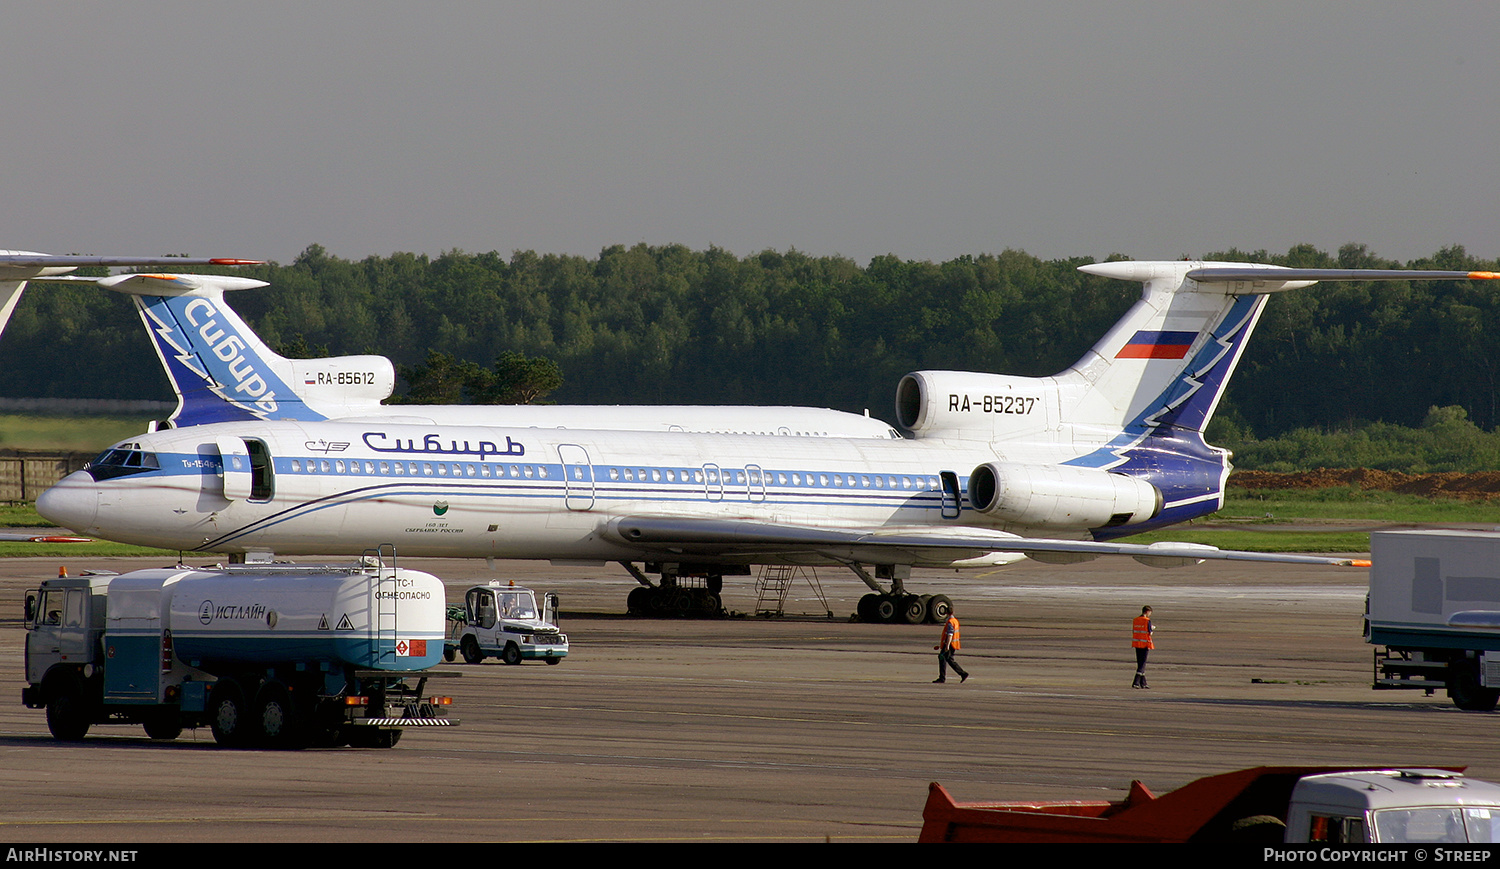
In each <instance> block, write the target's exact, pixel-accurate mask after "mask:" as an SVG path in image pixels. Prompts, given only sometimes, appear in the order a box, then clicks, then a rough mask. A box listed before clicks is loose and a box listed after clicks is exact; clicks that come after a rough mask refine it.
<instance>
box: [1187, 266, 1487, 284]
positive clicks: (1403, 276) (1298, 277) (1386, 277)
mask: <svg viewBox="0 0 1500 869" xmlns="http://www.w3.org/2000/svg"><path fill="white" fill-rule="evenodd" d="M1267 272H1270V274H1267ZM1187 277H1188V278H1189V279H1190V280H1194V281H1197V282H1198V283H1200V284H1206V283H1224V282H1229V281H1263V280H1266V279H1267V278H1270V279H1274V280H1278V281H1493V280H1496V279H1500V272H1446V271H1434V270H1430V269H1429V270H1423V269H1405V270H1403V269H1289V268H1282V267H1280V266H1256V267H1244V268H1201V269H1193V270H1192V271H1189V272H1188V273H1187Z"/></svg>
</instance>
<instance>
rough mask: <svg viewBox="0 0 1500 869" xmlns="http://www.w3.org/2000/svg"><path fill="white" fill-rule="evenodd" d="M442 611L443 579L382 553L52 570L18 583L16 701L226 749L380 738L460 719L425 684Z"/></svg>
mask: <svg viewBox="0 0 1500 869" xmlns="http://www.w3.org/2000/svg"><path fill="white" fill-rule="evenodd" d="M391 554H392V563H394V553H391ZM444 608H445V594H444V588H443V583H442V580H440V579H438V578H437V577H435V576H433V575H431V574H429V573H422V572H420V571H414V570H405V569H398V568H396V567H394V566H391V567H387V566H385V564H384V563H383V562H382V561H381V559H379V558H378V557H376V558H371V557H367V558H365V559H363V560H362V561H361V562H360V563H358V564H355V565H353V566H349V567H333V566H317V567H312V566H307V567H303V566H294V565H269V564H260V565H243V566H230V567H215V568H202V569H193V568H186V567H180V566H179V567H175V568H167V569H159V570H138V571H134V572H131V573H126V574H110V575H86V576H79V577H67V576H60V577H59V578H57V579H53V580H48V581H47V582H44V583H42V585H41V587H40V588H37V589H33V590H32V591H30V592H28V593H27V595H26V619H25V625H26V682H27V686H26V687H25V688H24V689H23V690H22V692H21V699H22V702H23V703H25V705H26V706H27V707H29V708H32V709H45V710H46V711H47V727H48V729H49V730H50V731H51V732H52V735H53V736H54V737H56V738H57V739H61V740H68V741H76V740H81V739H83V738H84V736H85V735H86V734H87V733H88V730H89V728H90V727H91V726H93V725H96V724H125V723H136V724H143V725H145V728H146V734H147V735H148V736H150V737H152V738H153V739H175V738H177V736H178V735H179V734H181V732H182V730H183V728H192V727H199V726H202V725H205V724H206V725H208V726H209V727H211V728H212V729H213V735H214V739H215V741H217V742H218V743H219V744H220V745H227V746H261V747H270V748H300V747H304V746H336V745H345V744H347V745H352V746H355V747H361V748H390V747H393V746H394V745H395V744H396V742H397V740H399V739H400V737H401V732H402V730H403V729H404V728H408V727H452V726H454V725H457V724H458V719H456V718H449V717H447V716H446V715H445V714H444V712H445V711H446V707H447V706H449V705H451V703H452V700H451V699H450V698H447V697H429V696H427V695H426V693H425V692H426V684H427V679H428V677H429V676H430V675H440V674H432V673H430V672H429V668H431V667H432V666H434V665H435V664H437V663H438V661H439V658H440V656H441V654H442V639H443V615H444Z"/></svg>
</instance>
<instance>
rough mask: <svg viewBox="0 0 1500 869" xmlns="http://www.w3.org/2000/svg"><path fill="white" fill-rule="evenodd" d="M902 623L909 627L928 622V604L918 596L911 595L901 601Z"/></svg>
mask: <svg viewBox="0 0 1500 869" xmlns="http://www.w3.org/2000/svg"><path fill="white" fill-rule="evenodd" d="M900 604H901V615H900V618H901V621H903V622H905V623H906V624H909V625H920V624H921V623H922V622H925V621H927V604H925V603H923V602H922V598H921V597H919V596H918V595H914V594H909V595H907V596H906V597H903V598H901V599H900Z"/></svg>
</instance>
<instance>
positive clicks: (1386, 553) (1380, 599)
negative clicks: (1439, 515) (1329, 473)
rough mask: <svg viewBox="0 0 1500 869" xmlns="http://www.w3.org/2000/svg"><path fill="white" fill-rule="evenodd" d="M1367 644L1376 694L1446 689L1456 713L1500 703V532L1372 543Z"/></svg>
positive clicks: (1381, 538)
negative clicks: (1371, 654)
mask: <svg viewBox="0 0 1500 869" xmlns="http://www.w3.org/2000/svg"><path fill="white" fill-rule="evenodd" d="M1370 558H1371V561H1372V567H1371V568H1370V593H1369V596H1368V597H1367V598H1366V599H1365V640H1366V641H1367V642H1369V643H1372V644H1374V645H1375V646H1376V649H1375V665H1374V670H1375V684H1374V687H1376V688H1415V689H1422V690H1425V691H1427V693H1429V694H1431V693H1432V692H1433V691H1435V690H1436V689H1438V688H1445V689H1446V690H1447V692H1448V696H1449V698H1451V699H1452V700H1453V703H1454V705H1455V706H1457V707H1458V708H1460V709H1465V710H1469V711H1477V712H1489V711H1491V710H1493V709H1494V708H1495V706H1496V704H1497V702H1500V532H1494V531H1440V530H1424V531H1376V532H1374V533H1372V534H1371V535H1370Z"/></svg>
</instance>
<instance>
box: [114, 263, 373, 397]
mask: <svg viewBox="0 0 1500 869" xmlns="http://www.w3.org/2000/svg"><path fill="white" fill-rule="evenodd" d="M98 284H99V285H100V286H102V287H106V288H108V289H111V290H115V291H117V292H123V293H129V294H130V295H131V296H132V297H133V298H134V300H135V304H136V308H137V310H138V311H139V312H140V315H141V321H142V322H143V323H145V325H146V331H147V333H148V334H149V335H150V336H151V340H152V343H153V345H154V346H155V347H156V353H157V356H158V357H160V359H161V362H162V365H163V367H164V368H165V369H166V371H167V377H168V378H169V379H170V380H171V381H172V387H173V389H174V391H175V392H176V393H177V396H178V407H177V411H176V412H175V413H173V414H172V417H171V422H172V423H173V424H174V425H178V426H186V425H202V424H205V423H213V422H228V421H232V420H246V419H265V420H277V419H280V420H323V419H332V418H338V417H348V416H358V415H359V414H360V413H361V412H368V411H370V410H371V409H374V408H378V407H380V403H381V401H383V400H385V399H386V398H388V397H390V395H391V392H392V391H394V389H395V385H396V372H395V369H394V368H393V367H392V366H391V362H390V360H389V359H386V358H385V357H383V356H338V357H330V358H324V359H287V358H285V357H283V356H280V355H279V354H277V353H276V352H275V351H273V350H271V348H269V347H267V346H266V345H265V344H264V343H263V342H262V341H261V340H260V338H259V337H258V336H257V335H256V334H255V333H254V332H253V331H251V329H250V328H249V326H248V325H246V323H245V321H244V320H242V319H240V316H239V315H238V314H237V313H235V311H234V309H233V308H231V307H229V305H227V304H225V302H224V292H225V291H226V290H239V289H250V288H254V287H263V286H266V283H265V282H264V281H258V280H252V279H250V278H239V277H231V276H223V275H167V274H138V275H118V276H116V277H112V278H102V279H100V280H99V281H98Z"/></svg>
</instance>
